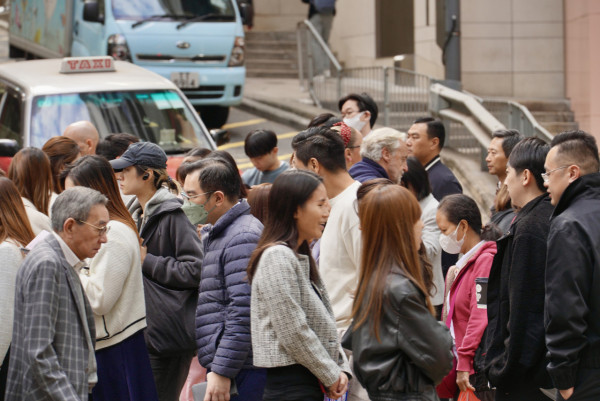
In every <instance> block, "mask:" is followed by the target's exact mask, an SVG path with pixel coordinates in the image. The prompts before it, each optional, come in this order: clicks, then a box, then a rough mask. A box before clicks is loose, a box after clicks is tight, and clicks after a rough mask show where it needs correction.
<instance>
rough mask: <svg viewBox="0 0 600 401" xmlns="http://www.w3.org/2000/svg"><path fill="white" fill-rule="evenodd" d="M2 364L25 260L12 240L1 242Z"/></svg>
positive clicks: (7, 345)
mask: <svg viewBox="0 0 600 401" xmlns="http://www.w3.org/2000/svg"><path fill="white" fill-rule="evenodd" d="M0 260H1V261H2V262H1V263H0V316H2V324H0V365H1V364H2V361H3V360H4V357H5V356H6V351H7V350H8V347H9V345H10V342H11V339H12V328H13V309H14V305H15V282H16V280H17V271H18V270H19V267H20V266H21V263H22V262H23V254H22V253H21V251H20V249H19V247H18V246H17V245H16V244H15V243H14V242H12V241H11V240H6V241H4V242H2V243H1V244H0Z"/></svg>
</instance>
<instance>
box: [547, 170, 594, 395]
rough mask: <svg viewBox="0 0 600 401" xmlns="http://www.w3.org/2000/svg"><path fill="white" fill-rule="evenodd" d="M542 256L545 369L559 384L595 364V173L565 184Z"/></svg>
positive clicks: (572, 382)
mask: <svg viewBox="0 0 600 401" xmlns="http://www.w3.org/2000/svg"><path fill="white" fill-rule="evenodd" d="M547 257H548V263H547V267H546V313H545V320H544V321H545V326H546V345H547V346H548V356H549V358H550V364H549V365H548V372H549V373H550V376H551V377H552V381H553V382H554V385H555V387H556V388H558V389H561V390H564V389H568V388H570V387H573V386H574V385H575V382H576V380H577V378H578V375H579V372H578V371H579V369H586V368H588V369H589V368H593V369H600V173H594V174H588V175H584V176H583V177H581V178H579V179H578V180H576V181H574V182H572V183H571V184H569V186H568V187H567V189H565V191H564V193H563V195H562V196H561V198H560V200H559V202H558V204H557V205H556V210H555V211H554V214H553V215H552V221H551V223H550V234H549V235H548V256H547ZM595 380H598V378H597V377H596V378H595ZM597 383H598V382H597V381H596V385H597ZM575 394H577V391H576V392H575Z"/></svg>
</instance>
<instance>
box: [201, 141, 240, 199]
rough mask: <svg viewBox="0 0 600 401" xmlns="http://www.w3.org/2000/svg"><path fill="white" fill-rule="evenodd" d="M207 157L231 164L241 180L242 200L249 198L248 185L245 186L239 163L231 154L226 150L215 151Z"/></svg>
mask: <svg viewBox="0 0 600 401" xmlns="http://www.w3.org/2000/svg"><path fill="white" fill-rule="evenodd" d="M206 157H207V158H211V157H214V158H221V159H223V160H225V161H226V162H227V163H229V166H231V168H232V169H233V170H234V171H236V172H237V178H238V179H239V184H240V197H242V198H247V197H248V189H247V187H246V185H244V182H243V181H242V176H241V175H240V169H239V167H238V165H237V163H236V162H235V159H234V158H233V156H232V155H231V153H229V152H227V151H225V150H213V151H212V152H210V154H209V155H208V156H206Z"/></svg>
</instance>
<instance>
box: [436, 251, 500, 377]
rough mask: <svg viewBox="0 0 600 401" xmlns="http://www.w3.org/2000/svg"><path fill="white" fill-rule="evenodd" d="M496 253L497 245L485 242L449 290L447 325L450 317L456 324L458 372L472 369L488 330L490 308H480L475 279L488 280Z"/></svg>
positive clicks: (471, 371) (471, 372)
mask: <svg viewBox="0 0 600 401" xmlns="http://www.w3.org/2000/svg"><path fill="white" fill-rule="evenodd" d="M495 254H496V243H495V242H493V241H489V242H485V243H484V244H483V245H481V248H479V250H478V251H477V252H476V253H475V255H473V256H472V257H471V259H469V261H468V262H467V264H466V265H465V266H464V267H463V268H462V269H461V270H460V272H459V273H458V276H457V277H456V279H455V280H454V282H453V283H452V286H451V287H450V305H448V319H446V326H448V327H450V318H452V323H453V324H454V336H455V338H454V340H455V344H456V351H457V354H458V363H457V367H456V370H457V371H468V372H470V374H473V373H475V371H474V370H473V357H474V356H475V351H476V350H477V347H478V346H479V343H480V342H481V336H482V335H483V331H484V330H485V328H486V327H487V309H479V308H477V296H476V291H475V279H476V278H478V277H489V275H490V268H491V267H492V262H493V260H494V255H495Z"/></svg>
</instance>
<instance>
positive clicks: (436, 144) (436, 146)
mask: <svg viewBox="0 0 600 401" xmlns="http://www.w3.org/2000/svg"><path fill="white" fill-rule="evenodd" d="M430 141H431V150H437V149H439V148H440V138H437V137H433V138H431V139H430Z"/></svg>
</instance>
